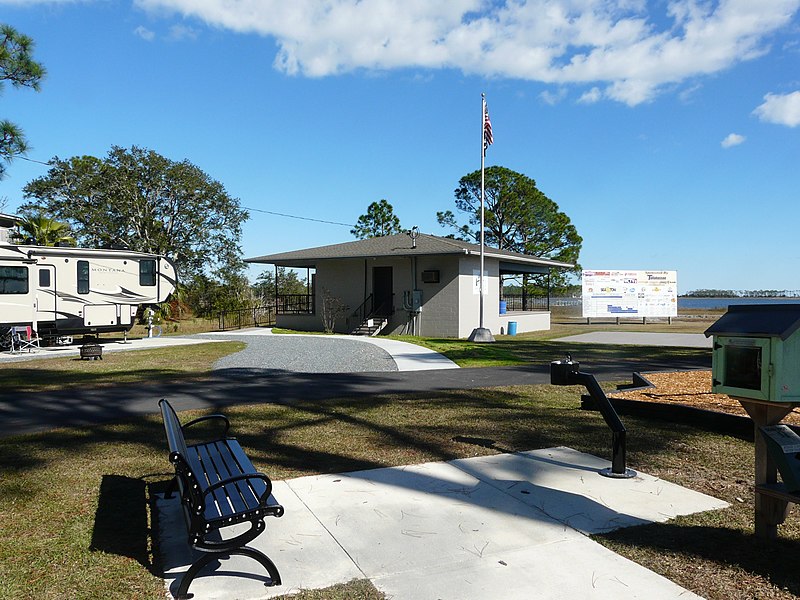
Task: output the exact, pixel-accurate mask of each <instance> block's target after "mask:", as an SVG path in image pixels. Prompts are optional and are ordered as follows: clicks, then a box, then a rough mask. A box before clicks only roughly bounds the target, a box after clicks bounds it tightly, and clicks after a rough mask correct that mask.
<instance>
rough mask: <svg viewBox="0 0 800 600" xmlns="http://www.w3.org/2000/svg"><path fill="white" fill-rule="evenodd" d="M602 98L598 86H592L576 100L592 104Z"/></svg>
mask: <svg viewBox="0 0 800 600" xmlns="http://www.w3.org/2000/svg"><path fill="white" fill-rule="evenodd" d="M602 99H603V92H601V91H600V88H598V87H593V88H592V89H590V90H589V91H588V92H584V93H583V95H582V96H581V97H580V98H578V102H579V103H581V104H594V103H595V102H600V100H602Z"/></svg>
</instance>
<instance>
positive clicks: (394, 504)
mask: <svg viewBox="0 0 800 600" xmlns="http://www.w3.org/2000/svg"><path fill="white" fill-rule="evenodd" d="M607 466H608V462H607V461H604V460H602V459H599V458H597V457H594V456H591V455H588V454H584V453H581V452H577V451H575V450H572V449H570V448H565V447H558V448H547V449H542V450H534V451H530V452H520V453H516V454H500V455H494V456H482V457H478V458H469V459H460V460H453V461H450V462H437V463H427V464H421V465H411V466H405V467H394V468H385V469H374V470H369V471H359V472H353V473H346V474H333V475H319V476H310V477H301V478H298V479H291V480H288V481H278V482H275V485H274V488H273V494H274V496H275V498H276V499H277V501H278V502H279V503H281V504H283V506H284V507H285V509H286V514H285V515H284V516H283V517H282V518H279V519H276V518H268V519H267V521H266V523H267V530H266V532H265V533H264V534H262V535H261V536H259V537H258V538H257V539H256V540H254V541H253V542H252V543H251V545H252V546H253V547H255V548H258V549H260V550H261V551H263V552H265V553H266V554H267V555H268V556H270V558H272V560H273V561H274V562H275V564H276V566H277V567H278V570H279V571H280V573H281V577H282V579H283V584H282V585H281V586H277V587H265V585H264V584H265V582H267V581H268V576H267V575H266V574H265V573H264V572H263V571H262V567H261V566H260V565H259V564H258V563H256V562H254V561H252V560H250V559H247V558H245V557H241V556H232V557H230V558H229V559H227V560H222V561H221V563H219V564H218V566H217V570H216V571H214V569H213V567H211V566H209V567H208V570H206V571H203V572H201V573H202V576H200V577H198V578H197V579H195V580H194V582H192V585H191V587H190V588H189V592H190V593H193V594H194V596H193V597H194V598H195V600H203V599H223V598H236V599H237V600H247V599H256V598H271V597H274V596H278V595H282V594H290V593H293V592H297V591H299V590H300V589H316V588H324V587H328V586H331V585H334V584H337V583H345V582H347V581H350V580H351V579H354V578H357V579H362V578H369V579H370V580H371V581H372V582H373V583H374V584H375V585H376V587H377V588H378V589H379V590H381V591H382V592H383V593H384V594H386V596H387V597H388V598H392V599H393V600H427V599H430V600H446V599H452V600H479V599H480V600H483V599H485V598H503V599H504V600H517V599H518V600H530V599H531V598H537V599H554V600H556V599H558V600H563V599H565V598H592V599H609V600H612V599H613V600H624V599H633V598H641V599H643V598H647V599H648V600H660V599H673V598H674V599H678V598H680V599H682V600H688V599H691V598H694V599H696V598H698V596H696V595H695V594H693V593H691V592H688V591H687V590H685V589H683V588H681V587H680V586H678V585H676V584H675V583H673V582H671V581H669V580H667V579H665V578H664V577H661V576H660V575H657V574H655V573H653V572H652V571H650V570H648V569H646V568H644V567H642V566H640V565H638V564H636V563H633V562H631V561H629V560H627V559H625V558H622V557H621V556H619V555H617V554H615V553H613V552H612V551H610V550H608V549H607V548H605V547H604V546H602V545H600V544H598V543H596V542H594V541H592V540H591V539H590V538H589V537H588V535H589V534H594V533H601V532H607V531H611V530H614V529H618V528H621V527H630V526H633V525H640V524H643V523H651V522H665V521H667V520H669V519H672V518H674V517H676V516H679V515H686V514H691V513H695V512H702V511H707V510H718V509H721V508H724V507H726V506H727V504H726V503H725V502H722V501H720V500H717V499H715V498H712V497H710V496H706V495H704V494H701V493H698V492H694V491H692V490H688V489H686V488H682V487H680V486H677V485H674V484H672V483H669V482H666V481H663V480H661V479H657V478H654V477H651V476H649V475H646V474H643V473H639V474H638V475H637V477H635V478H633V479H610V478H607V477H602V476H601V475H599V473H598V470H599V469H601V468H604V467H607ZM157 505H158V509H159V526H160V527H159V528H160V532H159V536H160V542H159V547H160V548H161V551H162V555H163V559H164V569H165V571H166V586H167V588H168V589H170V590H172V591H173V592H174V591H175V590H177V580H178V579H179V578H180V576H181V575H182V574H183V573H184V572H185V571H186V569H187V568H188V565H189V564H190V563H191V562H192V560H193V558H192V551H191V549H190V547H189V546H188V544H187V542H186V538H187V535H186V529H185V525H184V522H183V516H182V513H181V509H180V505H179V504H178V502H177V501H176V500H175V499H172V500H169V501H167V500H164V499H163V498H162V499H159V500H158V501H157ZM239 527H245V528H247V526H246V525H241V526H239ZM195 558H196V557H195Z"/></svg>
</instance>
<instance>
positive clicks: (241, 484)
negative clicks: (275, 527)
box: [222, 439, 267, 509]
mask: <svg viewBox="0 0 800 600" xmlns="http://www.w3.org/2000/svg"><path fill="white" fill-rule="evenodd" d="M224 443H225V452H224V454H223V456H222V458H223V460H225V463H226V465H227V466H228V469H229V470H230V471H231V473H232V474H233V473H235V472H239V473H255V472H256V469H255V467H254V466H253V463H252V462H251V461H250V459H249V458H248V456H247V455H246V454H245V453H244V450H242V447H241V446H240V445H239V442H237V441H236V440H232V439H227V440H224ZM235 485H236V488H237V489H238V491H239V494H241V497H242V500H244V502H245V503H246V504H247V506H248V507H249V508H251V509H255V508H258V507H259V506H260V504H261V503H260V501H259V500H260V498H261V495H262V494H263V493H264V491H265V490H266V489H267V486H266V484H265V483H264V482H263V481H262V480H261V479H250V480H246V481H237V482H236V483H235Z"/></svg>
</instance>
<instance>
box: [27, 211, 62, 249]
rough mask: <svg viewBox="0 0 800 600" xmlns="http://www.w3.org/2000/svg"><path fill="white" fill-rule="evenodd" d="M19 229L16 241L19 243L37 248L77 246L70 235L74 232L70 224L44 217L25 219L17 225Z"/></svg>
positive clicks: (33, 216) (36, 216) (34, 216)
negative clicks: (65, 245) (57, 245)
mask: <svg viewBox="0 0 800 600" xmlns="http://www.w3.org/2000/svg"><path fill="white" fill-rule="evenodd" d="M17 229H18V231H17V232H16V233H15V234H14V239H15V241H17V242H18V243H27V244H35V245H36V246H55V245H56V244H68V245H74V244H75V238H73V237H72V236H71V235H70V233H72V232H71V231H70V227H69V225H68V224H66V223H61V222H59V221H56V220H55V219H52V218H50V217H46V216H44V215H32V216H30V217H24V218H23V219H22V220H21V221H20V222H19V223H18V224H17Z"/></svg>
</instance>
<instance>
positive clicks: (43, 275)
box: [39, 269, 50, 288]
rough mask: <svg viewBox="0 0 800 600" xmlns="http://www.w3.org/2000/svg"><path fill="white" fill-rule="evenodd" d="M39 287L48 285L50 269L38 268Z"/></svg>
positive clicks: (47, 286)
mask: <svg viewBox="0 0 800 600" xmlns="http://www.w3.org/2000/svg"><path fill="white" fill-rule="evenodd" d="M39 287H40V288H49V287H50V269H39Z"/></svg>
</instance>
